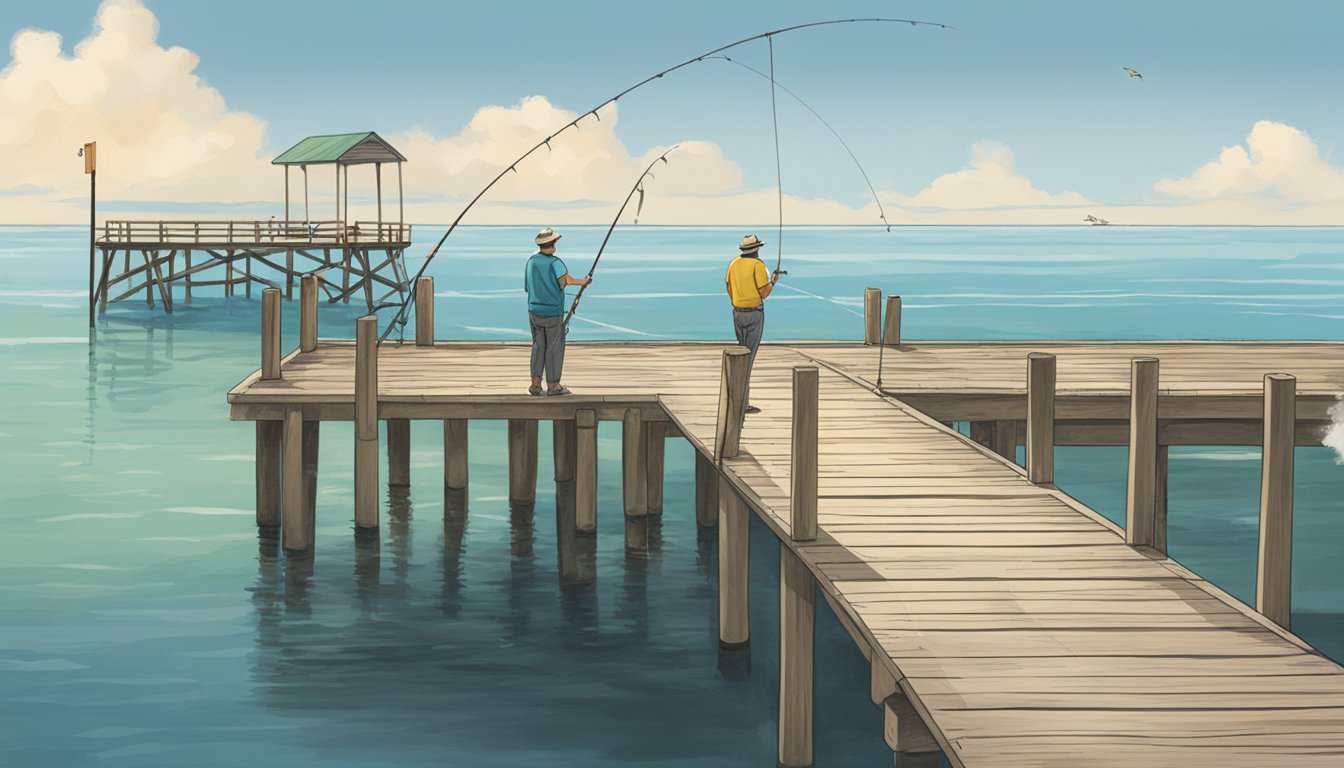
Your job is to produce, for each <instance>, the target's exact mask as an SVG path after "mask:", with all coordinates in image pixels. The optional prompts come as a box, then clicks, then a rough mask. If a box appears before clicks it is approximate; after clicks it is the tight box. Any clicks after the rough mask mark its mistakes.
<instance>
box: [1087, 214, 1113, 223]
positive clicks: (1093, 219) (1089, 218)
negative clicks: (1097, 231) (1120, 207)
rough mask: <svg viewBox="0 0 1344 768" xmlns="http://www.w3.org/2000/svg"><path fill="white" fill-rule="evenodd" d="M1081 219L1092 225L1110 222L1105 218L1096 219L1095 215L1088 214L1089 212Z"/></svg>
mask: <svg viewBox="0 0 1344 768" xmlns="http://www.w3.org/2000/svg"><path fill="white" fill-rule="evenodd" d="M1083 221H1086V222H1087V223H1088V224H1092V225H1096V226H1105V225H1107V224H1110V223H1111V222H1109V221H1107V220H1105V219H1098V218H1097V217H1096V216H1093V215H1092V214H1090V213H1089V214H1088V215H1087V218H1085V219H1083Z"/></svg>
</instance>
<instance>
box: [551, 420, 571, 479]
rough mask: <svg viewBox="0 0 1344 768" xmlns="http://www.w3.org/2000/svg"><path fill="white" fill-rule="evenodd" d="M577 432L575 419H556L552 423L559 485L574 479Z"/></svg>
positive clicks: (556, 474) (552, 442)
mask: <svg viewBox="0 0 1344 768" xmlns="http://www.w3.org/2000/svg"><path fill="white" fill-rule="evenodd" d="M576 431H577V429H576V427H575V426H574V420H573V419H556V420H555V421H553V422H551V448H552V453H553V454H554V457H555V482H557V483H567V482H569V481H571V480H573V479H574V449H575V446H574V442H575V440H576V439H577V435H576Z"/></svg>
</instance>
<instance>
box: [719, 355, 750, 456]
mask: <svg viewBox="0 0 1344 768" xmlns="http://www.w3.org/2000/svg"><path fill="white" fill-rule="evenodd" d="M750 355H751V352H750V351H748V350H747V348H746V347H733V348H731V349H725V350H724V351H723V366H722V369H721V372H720V375H719V416H718V422H717V426H716V428H715V430H714V434H715V436H716V438H717V439H716V440H715V443H714V458H715V459H716V460H718V459H728V458H732V457H733V456H736V455H737V449H738V443H739V442H740V441H741V438H742V419H743V418H744V417H745V416H746V409H747V403H746V400H745V399H744V397H743V396H744V395H745V394H746V388H747V361H748V358H749V356H750Z"/></svg>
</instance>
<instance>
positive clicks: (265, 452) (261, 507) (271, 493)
mask: <svg viewBox="0 0 1344 768" xmlns="http://www.w3.org/2000/svg"><path fill="white" fill-rule="evenodd" d="M284 426H285V425H284V422H282V421H258V422H257V525H258V526H259V527H262V528H274V527H276V526H278V525H280V510H281V493H282V488H283V486H282V484H281V456H282V455H283V447H282V446H283V443H282V441H283V440H284Z"/></svg>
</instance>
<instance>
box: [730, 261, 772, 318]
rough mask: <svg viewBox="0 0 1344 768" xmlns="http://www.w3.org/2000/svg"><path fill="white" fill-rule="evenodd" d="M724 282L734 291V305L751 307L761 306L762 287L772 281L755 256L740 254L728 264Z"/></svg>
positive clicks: (745, 307)
mask: <svg viewBox="0 0 1344 768" xmlns="http://www.w3.org/2000/svg"><path fill="white" fill-rule="evenodd" d="M724 282H726V283H727V284H728V290H729V291H731V292H732V295H733V306H734V307H741V308H742V309H750V308H751V307H759V306H761V291H760V289H761V288H762V287H763V286H765V285H766V284H768V283H769V282H770V275H768V274H766V272H765V264H763V263H761V260H760V259H758V258H756V257H755V256H738V257H737V258H735V259H733V261H732V263H730V264H729V265H728V274H727V276H726V277H724Z"/></svg>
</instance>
